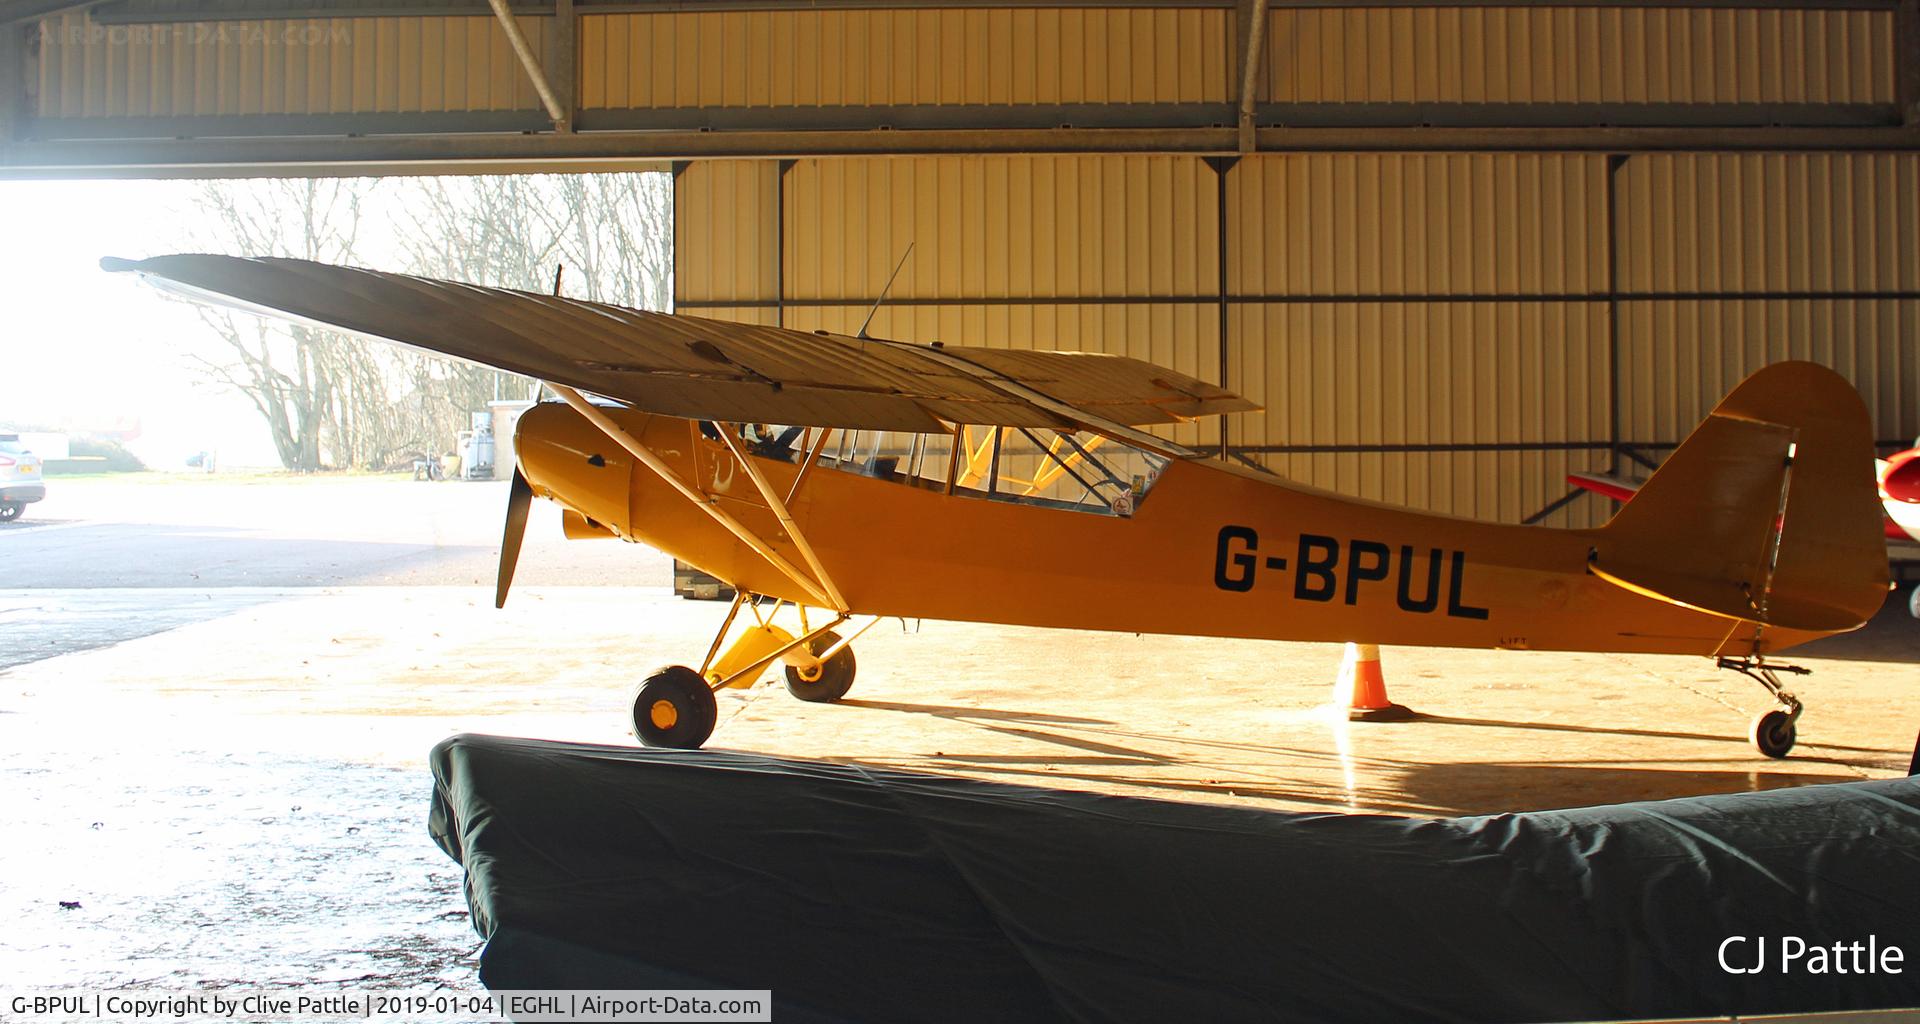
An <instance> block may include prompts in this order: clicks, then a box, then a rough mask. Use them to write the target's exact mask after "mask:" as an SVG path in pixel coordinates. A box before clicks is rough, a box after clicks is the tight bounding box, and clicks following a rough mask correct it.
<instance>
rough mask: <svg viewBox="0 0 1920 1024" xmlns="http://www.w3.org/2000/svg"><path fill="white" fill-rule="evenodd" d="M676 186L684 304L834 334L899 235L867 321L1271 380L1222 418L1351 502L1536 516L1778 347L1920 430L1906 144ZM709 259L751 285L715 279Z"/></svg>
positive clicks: (1578, 517)
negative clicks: (881, 299) (887, 288)
mask: <svg viewBox="0 0 1920 1024" xmlns="http://www.w3.org/2000/svg"><path fill="white" fill-rule="evenodd" d="M750 167H757V168H759V171H758V172H754V171H751V170H749V169H748V168H750ZM679 180H680V186H679V189H680V190H679V196H680V198H679V202H680V206H679V215H678V216H679V222H680V224H681V230H680V234H679V239H680V249H679V253H680V257H679V258H680V260H681V266H682V267H683V268H684V269H683V272H682V273H683V277H682V279H681V281H682V283H681V286H680V288H679V297H680V300H681V308H682V309H683V310H684V311H686V312H692V313H700V314H703V315H724V316H732V317H741V318H753V319H758V320H760V321H761V322H782V323H785V324H786V325H787V326H790V327H796V328H801V329H813V328H826V329H832V330H842V331H850V330H853V329H854V328H856V327H857V326H858V324H859V322H860V320H861V319H862V318H863V317H864V316H865V315H866V312H867V308H868V306H869V305H870V304H871V302H872V301H873V299H874V297H875V296H877V295H878V294H879V292H880V289H881V287H882V285H883V284H884V282H885V281H886V277H887V275H888V274H889V273H890V272H891V271H892V269H893V266H894V263H895V262H896V261H897V260H898V259H899V256H900V253H901V252H903V251H904V250H905V248H906V246H907V244H908V243H909V242H912V243H914V244H915V245H916V248H915V251H914V255H913V257H912V259H911V260H910V261H909V263H908V265H907V269H906V270H905V271H903V272H902V274H901V277H900V280H899V282H898V283H896V284H895V286H894V289H893V292H892V294H891V298H890V302H889V303H888V304H887V305H885V306H883V307H882V309H881V311H880V313H879V315H878V316H877V317H876V318H875V321H874V328H873V330H874V333H876V334H877V335H880V336H883V337H893V338H899V339H903V340H914V341H932V340H940V341H946V342H949V343H954V344H989V345H1011V346H1023V347H1024V346H1032V347H1041V348H1056V347H1072V348H1084V349H1092V350H1096V351H1111V352H1122V353H1126V354H1130V355H1136V356H1139V357H1141V358H1146V359H1151V360H1154V361H1157V362H1162V363H1166V364H1168V365H1171V366H1174V367H1176V368H1178V369H1181V370H1184V371H1186V372H1189V373H1193V374H1196V375H1197V376H1201V377H1204V378H1206V379H1210V380H1224V382H1225V383H1226V384H1227V386H1229V387H1231V388H1233V389H1235V390H1237V391H1240V392H1241V393H1243V394H1246V395H1248V396H1249V397H1251V398H1253V399H1255V400H1256V401H1259V402H1261V403H1262V404H1264V405H1265V406H1266V410H1265V411H1264V412H1261V413H1254V414H1245V415H1241V416H1237V417H1234V418H1233V420H1232V421H1231V422H1230V424H1229V426H1228V435H1227V442H1228V444H1229V446H1230V447H1231V448H1232V449H1233V450H1235V451H1237V452H1240V453H1242V454H1244V455H1245V456H1247V457H1249V458H1252V459H1255V460H1257V461H1260V462H1262V463H1264V464H1265V465H1268V466H1270V467H1271V468H1273V469H1275V470H1276V471H1278V472H1280V473H1282V474H1284V475H1286V476H1289V477H1291V478H1294V479H1297V480H1301V481H1303V482H1307V483H1311V484H1315V485H1318V486H1324V487H1329V488H1332V489H1336V490H1340V491H1343V492H1346V493H1350V494H1355V495H1359V496H1363V497H1368V498H1374V499H1378V500H1383V501H1389V502H1395V503H1404V504H1408V505H1412V506H1415V507H1420V508H1428V509H1433V510H1436V511H1443V512H1450V513H1455V514H1460V515H1469V516H1476V517H1484V518H1492V519H1503V520H1508V521H1518V520H1522V519H1526V518H1529V517H1533V516H1536V515H1537V514H1539V513H1541V512H1542V511H1543V510H1545V509H1548V508H1549V506H1551V505H1553V503H1554V502H1555V501H1556V500H1557V499H1560V498H1561V497H1563V496H1564V495H1565V494H1567V492H1568V488H1567V486H1566V484H1565V482H1564V481H1565V476H1566V474H1567V473H1568V472H1569V471H1572V470H1585V469H1593V470H1606V469H1608V468H1609V466H1610V465H1612V464H1613V463H1614V462H1615V455H1614V453H1613V451H1612V450H1611V448H1610V447H1609V446H1610V445H1611V444H1612V443H1613V442H1615V441H1618V442H1620V443H1622V444H1626V445H1633V446H1639V447H1638V448H1637V449H1636V454H1639V455H1642V456H1644V457H1647V458H1651V459H1656V460H1657V459H1658V458H1660V457H1662V456H1663V455H1664V448H1663V447H1662V446H1665V445H1671V444H1672V443H1674V442H1677V441H1678V440H1679V439H1681V438H1682V437H1684V436H1685V435H1686V433H1687V432H1688V431H1690V430H1691V429H1692V428H1693V426H1694V425H1695V424H1697V422H1698V421H1699V419H1700V417H1701V416H1703V415H1704V414H1705V412H1706V410H1707V409H1708V408H1710V407H1711V406H1712V404H1713V403H1714V402H1716V401H1718V399H1719V398H1720V397H1721V396H1722V395H1723V394H1724V393H1725V392H1726V390H1727V389H1728V388H1730V387H1732V385H1733V384H1734V383H1736V382H1737V381H1738V380H1739V379H1740V378H1741V377H1742V376H1744V375H1745V374H1746V373H1748V372H1750V371H1751V370H1752V369H1754V368H1756V367H1758V366H1760V365H1763V364H1764V363H1766V362H1769V361H1774V360H1778V359H1783V358H1811V359H1815V360H1818V361H1820V362H1823V363H1826V364H1828V365H1831V366H1834V367H1835V368H1837V369H1839V370H1841V371H1842V372H1843V373H1846V374H1848V375H1849V376H1850V377H1851V378H1852V379H1853V380H1854V381H1855V382H1856V384H1857V385H1859V386H1860V387H1861V389H1862V390H1863V392H1864V393H1865V395H1866V397H1867V399H1868V402H1869V404H1870V405H1871V406H1872V407H1873V409H1874V416H1875V422H1876V429H1877V431H1878V432H1879V435H1880V436H1881V437H1882V438H1883V439H1888V440H1892V439H1898V438H1902V437H1911V436H1913V435H1914V434H1916V433H1920V251H1916V250H1917V248H1920V157H1915V156H1910V155H1898V156H1894V155H1870V154H1825V155H1793V156H1788V155H1753V156H1738V155H1682V156H1649V155H1639V156H1633V157H1631V158H1624V159H1622V158H1609V157H1607V156H1603V155H1558V154H1537V155H1529V154H1510V155H1415V154H1405V155H1394V154H1386V155H1274V156H1259V157H1252V158H1246V159H1242V160H1239V161H1237V162H1234V163H1232V164H1230V165H1229V166H1228V169H1227V170H1226V172H1225V175H1224V180H1223V179H1222V178H1221V177H1220V176H1219V175H1218V173H1217V172H1216V170H1215V167H1214V165H1212V164H1210V163H1209V162H1207V161H1204V160H1198V159H1189V158H1179V157H1151V158H1148V157H1131V158H1114V157H1088V158H954V157H943V158H921V159H896V160H826V161H818V160H816V161H800V162H798V163H794V164H791V165H788V166H786V167H785V169H784V171H783V170H782V168H781V166H780V165H775V164H771V163H761V164H752V165H748V164H740V163H727V162H698V163H694V164H692V165H689V166H688V168H687V169H686V171H685V172H684V173H682V174H681V176H680V179H679ZM743 182H745V183H748V184H747V185H746V186H745V188H746V189H747V191H746V192H742V191H741V190H742V188H743V184H742V183H743ZM748 193H750V194H748ZM1223 197H1224V201H1225V207H1224V214H1225V216H1224V219H1223V218H1222V216H1221V214H1222V207H1221V205H1220V203H1221V200H1222V198H1223ZM749 208H752V209H758V210H762V211H764V213H765V214H766V216H767V217H768V220H766V221H764V222H762V223H758V224H756V223H755V222H754V221H753V219H752V217H751V216H748V215H747V214H745V213H744V212H743V211H745V210H747V209H749ZM1610 208H1611V209H1612V211H1613V215H1612V217H1611V219H1610V218H1609V209H1610ZM1223 222H1224V224H1225V227H1226V231H1225V237H1224V243H1225V244H1224V246H1223V245H1222V242H1223V239H1222V236H1221V233H1220V225H1221V224H1222V223H1223ZM695 225H698V226H699V228H698V229H695V228H694V226H695ZM708 225H713V226H715V227H716V230H713V231H708V230H706V226H708ZM775 225H777V226H778V227H777V230H775V228H774V226H775ZM1223 249H1224V254H1225V265H1224V268H1223V267H1222V264H1221V254H1222V251H1223ZM727 267H738V268H742V269H740V270H739V274H740V278H739V281H741V282H745V281H749V280H750V281H751V282H752V283H751V286H748V285H746V284H741V283H736V284H735V285H733V286H731V287H723V286H722V285H723V283H724V282H723V278H724V276H725V274H726V273H727V271H726V270H725V268H727ZM716 268H721V269H720V270H719V271H718V272H716ZM1223 272H1224V273H1223ZM1223 284H1224V286H1225V296H1226V303H1225V305H1226V306H1227V309H1228V315H1227V322H1226V330H1225V338H1224V341H1225V346H1224V352H1225V362H1224V364H1223V363H1222V360H1221V353H1222V336H1221V324H1220V319H1219V310H1220V308H1221V305H1222V303H1221V296H1222V291H1221V289H1222V285H1223ZM748 299H753V300H756V301H755V302H753V303H752V304H747V303H746V302H745V300H748ZM1616 310H1617V314H1618V321H1617V329H1616V321H1615V315H1616ZM1616 380H1617V381H1618V393H1617V395H1616V393H1615V381H1616ZM1616 403H1617V410H1616ZM1215 429H1216V428H1215V426H1214V425H1213V424H1206V425H1202V426H1198V427H1185V428H1181V429H1180V432H1179V433H1178V434H1177V435H1176V436H1177V437H1178V438H1179V439H1180V440H1182V441H1184V442H1187V443H1190V444H1199V445H1212V444H1215V443H1217V441H1218V434H1217V433H1215ZM1616 430H1617V433H1616ZM1625 458H1626V457H1623V462H1622V467H1623V468H1625V469H1628V470H1631V469H1632V468H1633V465H1632V463H1631V462H1630V461H1624V460H1625ZM1610 511H1611V506H1610V504H1609V503H1607V502H1604V501H1602V500H1599V499H1596V498H1583V499H1580V500H1576V501H1573V502H1571V503H1569V504H1566V505H1564V506H1563V507H1560V508H1558V509H1556V510H1554V511H1552V512H1550V513H1549V514H1547V515H1546V516H1545V517H1544V518H1543V519H1541V520H1540V521H1543V522H1546V523H1548V524H1552V525H1593V524H1597V523H1599V522H1601V521H1603V520H1604V519H1605V517H1606V516H1607V515H1608V514H1609V513H1610Z"/></svg>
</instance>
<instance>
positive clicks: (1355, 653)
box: [1333, 644, 1414, 721]
mask: <svg viewBox="0 0 1920 1024" xmlns="http://www.w3.org/2000/svg"><path fill="white" fill-rule="evenodd" d="M1333 699H1334V704H1335V706H1336V707H1337V706H1338V705H1339V704H1340V702H1342V701H1345V702H1346V705H1347V707H1346V711H1347V717H1348V718H1349V719H1352V720H1356V721H1390V720H1392V719H1396V718H1412V717H1414V715H1413V712H1412V711H1409V710H1407V708H1405V707H1404V706H1402V705H1399V704H1395V703H1394V702H1393V701H1392V700H1389V699H1388V698H1387V680H1386V676H1385V675H1383V674H1382V673H1381V671H1380V648H1379V647H1377V646H1375V645H1373V644H1348V645H1347V653H1346V657H1345V658H1344V659H1342V660H1341V662H1340V678H1339V680H1338V681H1337V682H1335V683H1334V695H1333Z"/></svg>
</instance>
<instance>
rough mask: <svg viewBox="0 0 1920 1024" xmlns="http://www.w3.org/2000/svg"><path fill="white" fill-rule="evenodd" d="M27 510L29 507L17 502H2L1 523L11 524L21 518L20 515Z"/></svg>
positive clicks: (0, 506) (0, 509)
mask: <svg viewBox="0 0 1920 1024" xmlns="http://www.w3.org/2000/svg"><path fill="white" fill-rule="evenodd" d="M26 510H27V506H25V505H23V504H21V503H20V502H17V501H4V502H0V523H11V522H13V521H14V520H15V519H18V518H20V513H22V512H25V511H26Z"/></svg>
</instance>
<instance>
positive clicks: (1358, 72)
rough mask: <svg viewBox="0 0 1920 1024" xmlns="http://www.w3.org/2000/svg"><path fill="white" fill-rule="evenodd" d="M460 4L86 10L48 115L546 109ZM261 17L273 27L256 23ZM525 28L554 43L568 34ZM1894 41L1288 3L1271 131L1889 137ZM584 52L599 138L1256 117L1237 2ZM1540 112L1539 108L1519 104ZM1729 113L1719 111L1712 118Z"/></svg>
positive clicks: (602, 40)
mask: <svg viewBox="0 0 1920 1024" xmlns="http://www.w3.org/2000/svg"><path fill="white" fill-rule="evenodd" d="M448 2H450V0H423V2H422V3H420V4H417V5H410V6H405V7H398V8H396V10H397V12H398V13H399V14H400V15H402V16H395V17H370V16H367V14H366V11H367V9H368V5H362V6H361V9H360V13H359V15H358V16H342V17H326V16H323V17H306V18H301V17H295V16H294V15H297V14H300V13H307V14H318V15H330V14H331V13H332V11H334V10H336V9H340V10H342V11H343V14H344V13H346V9H345V8H343V7H342V6H341V3H340V2H337V0H130V2H128V3H127V4H125V5H122V6H116V7H111V8H102V9H101V11H100V13H99V15H98V20H97V21H96V20H94V19H93V18H92V17H91V16H89V15H88V14H84V13H69V14H66V15H62V16H59V17H55V18H51V19H48V20H47V21H45V22H44V23H43V30H42V31H43V39H42V43H41V55H42V60H41V72H40V74H39V76H38V102H37V105H36V109H37V111H38V114H39V116H40V117H41V118H43V119H69V118H103V117H126V116H133V117H169V116H183V115H185V116H221V115H244V114H349V113H362V114H364V113H370V112H371V113H402V112H473V111H523V110H532V109H535V107H536V104H535V102H534V95H533V92H532V90H531V87H530V85H529V83H528V82H527V80H526V76H525V74H524V73H522V72H520V71H519V69H518V68H517V67H516V66H515V64H514V61H513V57H512V54H511V53H510V52H509V49H508V46H507V44H506V41H505V39H504V36H503V35H502V33H501V31H500V29H499V27H498V26H496V25H494V24H492V21H491V19H490V18H487V17H484V16H482V17H473V16H459V15H455V16H446V15H435V16H417V15H421V14H430V12H432V11H433V10H434V9H435V8H437V7H440V6H444V5H445V4H446V3H448ZM253 10H257V11H261V12H262V14H263V17H262V18H261V19H257V20H232V19H236V18H241V17H244V16H245V15H246V14H247V13H249V11H253ZM195 14H198V15H201V16H203V17H204V18H205V19H206V20H201V21H186V20H179V19H183V18H187V17H192V16H194V15H195ZM143 19H144V20H143ZM520 21H521V25H522V27H523V29H524V30H525V31H526V32H527V33H528V34H529V36H530V37H531V39H532V41H533V43H534V45H535V49H536V51H541V52H544V50H545V45H546V44H545V36H546V35H547V34H548V32H549V31H550V29H551V26H550V21H551V19H550V18H548V17H522V18H521V19H520ZM1895 36H1896V33H1895V31H1894V15H1893V13H1892V12H1891V11H1890V10H1887V9H1884V8H1883V9H1876V10H1852V9H1846V8H1821V7H1810V8H1809V9H1803V10H1732V9H1725V8H1714V9H1704V8H1689V7H1686V6H1684V5H1675V6H1672V7H1653V8H1630V9H1621V8H1608V7H1536V6H1530V5H1513V6H1506V7H1497V6H1496V7H1486V8H1479V7H1467V6H1441V7H1436V8H1414V7H1406V6H1398V5H1386V6H1380V7H1347V8H1339V7H1332V8H1293V7H1287V8H1282V9H1278V10H1274V11H1273V12H1271V14H1270V21H1269V25H1268V29H1267V32H1266V34H1265V41H1266V49H1265V51H1264V59H1263V63H1262V67H1261V71H1260V78H1259V82H1260V85H1259V89H1258V91H1257V94H1256V95H1257V98H1258V99H1259V100H1260V101H1261V102H1262V103H1263V104H1267V105H1271V106H1270V109H1267V110H1266V111H1265V112H1264V113H1263V115H1262V116H1263V123H1276V124H1310V123H1321V122H1327V123H1336V122H1337V123H1346V124H1354V123H1359V124H1368V123H1395V124H1419V123H1425V122H1427V121H1434V122H1436V123H1467V124H1508V123H1515V124H1542V123H1574V124H1623V123H1674V124H1688V123H1697V124H1721V123H1741V124H1858V123H1890V122H1897V121H1898V119H1899V115H1898V112H1897V110H1896V109H1895V104H1896V84H1895V77H1896V72H1895V67H1894V65H1895V61H1894V47H1895ZM577 38H578V51H577V53H576V54H575V60H574V68H575V83H574V84H575V95H576V96H577V97H578V102H579V106H580V107H581V108H582V110H581V111H580V113H581V114H582V124H583V125H587V126H594V125H597V126H599V127H610V128H646V127H656V128H658V127H669V126H677V127H688V126H707V125H709V124H710V123H711V124H713V125H714V126H719V127H726V126H729V124H730V123H729V122H726V121H725V119H726V118H727V117H733V118H736V119H737V118H739V117H740V116H742V115H741V112H750V111H754V110H761V111H765V110H782V111H790V112H798V111H802V110H811V111H812V113H811V115H810V116H814V117H820V116H825V115H822V114H821V113H820V112H821V111H840V112H842V113H846V112H849V111H858V110H859V109H860V108H862V107H867V106H874V107H884V108H889V109H890V110H892V111H894V112H895V116H897V117H908V116H911V117H917V118H920V119H921V120H922V121H929V122H930V123H946V122H943V121H941V118H943V117H944V118H947V119H949V120H951V119H952V118H953V117H954V116H955V115H956V114H959V115H960V116H962V117H964V108H967V107H974V108H993V109H999V110H1002V111H1004V110H1006V109H1008V108H1013V109H1016V110H1018V109H1022V108H1042V109H1036V110H1034V111H1032V112H1031V113H1033V114H1035V116H1036V117H1037V118H1038V120H1036V121H1035V122H1034V123H1035V124H1039V125H1042V126H1045V125H1048V124H1050V123H1052V122H1049V121H1048V120H1047V116H1053V115H1055V114H1058V115H1060V116H1062V117H1065V118H1066V119H1068V120H1071V119H1074V118H1076V117H1077V118H1081V119H1092V120H1095V121H1099V122H1100V123H1106V124H1116V125H1124V124H1128V123H1132V122H1129V121H1128V120H1127V119H1128V118H1129V117H1133V118H1135V119H1136V120H1138V119H1141V118H1145V120H1144V121H1142V122H1141V123H1154V124H1185V125H1189V126H1193V125H1206V124H1210V123H1215V122H1221V121H1223V120H1224V121H1231V119H1232V118H1231V113H1230V104H1232V102H1233V101H1234V100H1235V99H1236V98H1237V90H1238V85H1239V83H1238V82H1237V81H1236V75H1237V72H1238V62H1237V60H1236V54H1235V45H1236V43H1235V29H1234V14H1233V12H1232V11H1231V10H1228V9H1225V8H1215V9H1200V8H1191V7H1188V8H1163V9H1153V8H1147V7H1115V8H1067V9H1059V8H1056V9H1045V8H1032V7H1020V8H1012V7H1008V8H990V7H962V8H946V9H906V10H852V9H832V10H779V11H775V10H736V11H724V12H722V11H662V12H658V13H654V12H631V11H628V12H621V13H594V12H593V11H592V10H591V8H588V7H583V8H582V10H581V13H580V18H579V24H578V31H577ZM1520 104H1526V105H1529V106H1532V107H1535V108H1536V109H1534V110H1532V111H1528V112H1524V113H1516V111H1515V110H1514V109H1513V108H1514V107H1515V106H1516V105H1520ZM1569 106H1571V107H1573V108H1578V109H1575V110H1572V111H1571V112H1570V111H1569V110H1568V109H1566V108H1568V107H1569ZM1050 107H1059V108H1063V109H1062V110H1060V111H1057V112H1055V111H1046V110H1044V109H1043V108H1050ZM1126 107H1134V108H1139V109H1136V110H1135V111H1134V112H1133V113H1132V114H1129V113H1128V112H1127V111H1126V110H1125V109H1122V108H1126ZM1705 107H1712V108H1716V109H1714V110H1712V111H1705V112H1703V111H1700V110H1695V109H1694V108H1705ZM1745 107H1752V108H1755V110H1753V111H1748V112H1747V113H1745V114H1742V113H1740V110H1741V109H1742V108H1745ZM1148 108H1156V109H1157V110H1158V113H1148V114H1143V113H1141V112H1140V111H1141V110H1145V109H1148ZM1375 108H1381V109H1375ZM1556 111H1557V112H1556ZM729 112H731V113H729ZM1041 114H1045V115H1047V116H1040V115H1041ZM849 116H852V115H849ZM1729 118H1731V121H1729ZM716 119H718V120H716ZM989 120H991V118H989ZM756 123H760V122H756ZM839 123H840V122H838V121H836V122H835V124H839ZM858 123H859V121H858V118H857V116H856V117H854V120H852V121H848V122H847V124H850V125H857V124H858ZM1083 123H1086V122H1084V121H1083ZM460 127H461V126H459V125H453V126H451V129H449V130H453V129H459V128H460Z"/></svg>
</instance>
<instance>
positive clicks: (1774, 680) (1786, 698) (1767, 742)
mask: <svg viewBox="0 0 1920 1024" xmlns="http://www.w3.org/2000/svg"><path fill="white" fill-rule="evenodd" d="M1719 665H1720V667H1721V668H1724V669H1731V670H1733V671H1735V672H1738V673H1740V674H1741V675H1743V676H1746V677H1747V678H1749V679H1752V680H1753V681H1755V682H1757V683H1759V684H1760V685H1761V686H1764V687H1766V688H1767V692H1768V693H1770V694H1772V695H1773V699H1774V700H1775V701H1778V702H1779V704H1780V706H1779V707H1777V708H1774V709H1772V710H1769V711H1762V712H1760V713H1759V714H1757V715H1755V716H1753V724H1752V726H1751V727H1750V728H1749V729H1748V736H1749V737H1750V738H1751V739H1752V740H1753V745H1754V746H1755V747H1756V748H1758V749H1759V751H1760V752H1761V753H1762V754H1765V755H1767V756H1768V757H1775V758H1779V757H1785V756H1787V752H1788V751H1790V750H1792V749H1793V741H1794V738H1795V736H1794V723H1795V722H1797V721H1799V720H1800V712H1801V711H1802V710H1804V708H1805V706H1804V705H1802V704H1801V703H1800V698H1798V697H1795V696H1794V695H1793V694H1791V693H1788V692H1787V691H1786V690H1785V689H1784V688H1783V687H1782V686H1781V685H1780V676H1779V673H1781V672H1786V673H1788V674H1790V675H1796V676H1804V675H1807V674H1809V673H1811V672H1812V671H1813V670H1812V669H1808V668H1801V667H1800V666H1798V665H1769V664H1767V663H1766V661H1765V660H1764V659H1761V658H1721V659H1720V661H1719Z"/></svg>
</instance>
